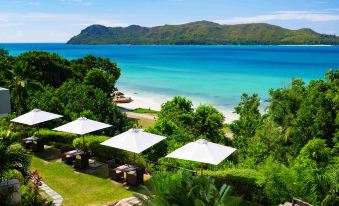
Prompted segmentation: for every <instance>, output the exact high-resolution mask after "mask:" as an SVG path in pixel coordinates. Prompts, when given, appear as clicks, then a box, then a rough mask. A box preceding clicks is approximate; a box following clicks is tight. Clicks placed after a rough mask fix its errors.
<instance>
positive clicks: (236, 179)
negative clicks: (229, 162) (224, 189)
mask: <svg viewBox="0 0 339 206" xmlns="http://www.w3.org/2000/svg"><path fill="white" fill-rule="evenodd" d="M204 173H205V174H207V175H209V176H212V177H214V178H215V180H216V183H217V184H218V185H219V186H220V185H222V184H228V185H232V186H233V193H234V194H235V195H236V196H242V197H243V198H244V199H245V200H247V201H251V202H257V203H262V204H265V203H266V204H267V203H268V199H267V197H266V196H265V194H264V192H263V182H264V179H265V177H264V176H263V175H262V174H261V173H260V172H258V171H257V170H254V169H238V168H232V169H226V170H223V171H204Z"/></svg>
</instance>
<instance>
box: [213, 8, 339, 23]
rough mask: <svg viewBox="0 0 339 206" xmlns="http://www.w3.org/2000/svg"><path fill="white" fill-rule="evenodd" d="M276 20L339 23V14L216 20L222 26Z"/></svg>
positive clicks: (285, 14) (290, 13)
mask: <svg viewBox="0 0 339 206" xmlns="http://www.w3.org/2000/svg"><path fill="white" fill-rule="evenodd" d="M274 20H285V21H286V20H304V21H311V22H325V21H339V14H338V13H337V12H335V10H331V11H329V10H327V11H277V12H274V13H272V14H266V15H257V16H247V17H233V18H230V19H224V20H216V22H218V23H221V24H241V23H260V22H269V21H274Z"/></svg>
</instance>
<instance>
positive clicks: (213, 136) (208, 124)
mask: <svg viewBox="0 0 339 206" xmlns="http://www.w3.org/2000/svg"><path fill="white" fill-rule="evenodd" d="M193 121H194V124H193V130H194V133H195V135H196V136H201V137H202V138H205V139H209V140H211V141H212V142H220V141H222V140H224V138H225V134H224V131H223V127H224V116H223V114H222V113H220V112H219V111H218V110H216V109H215V108H214V107H212V106H211V105H200V106H199V107H198V108H197V109H196V111H195V113H194V116H193Z"/></svg>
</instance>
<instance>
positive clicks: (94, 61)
mask: <svg viewBox="0 0 339 206" xmlns="http://www.w3.org/2000/svg"><path fill="white" fill-rule="evenodd" d="M71 66H72V70H73V72H74V74H75V76H76V77H77V79H81V80H82V79H84V78H85V76H86V74H87V72H88V71H90V70H92V69H93V68H98V69H101V70H103V71H106V72H107V73H109V74H110V75H112V76H113V77H114V80H115V81H116V80H117V79H118V78H119V77H120V69H119V68H118V67H117V64H116V63H113V62H111V61H110V60H109V59H108V58H101V57H96V56H93V55H87V56H85V57H83V58H79V59H74V60H72V61H71Z"/></svg>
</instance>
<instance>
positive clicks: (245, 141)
mask: <svg viewBox="0 0 339 206" xmlns="http://www.w3.org/2000/svg"><path fill="white" fill-rule="evenodd" d="M259 105H260V99H259V98H258V95H257V94H253V95H252V96H249V95H248V94H246V93H244V94H243V95H242V96H241V100H240V103H239V104H238V106H237V107H235V112H236V113H237V114H238V115H239V120H235V121H233V122H232V124H230V129H231V131H232V132H233V134H234V141H233V145H234V146H235V147H236V148H238V149H239V150H238V151H237V153H238V154H240V155H244V153H245V151H244V150H246V147H247V145H249V139H250V137H253V136H254V135H255V133H256V130H257V129H258V128H259V127H260V125H261V124H262V118H261V114H260V112H259Z"/></svg>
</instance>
